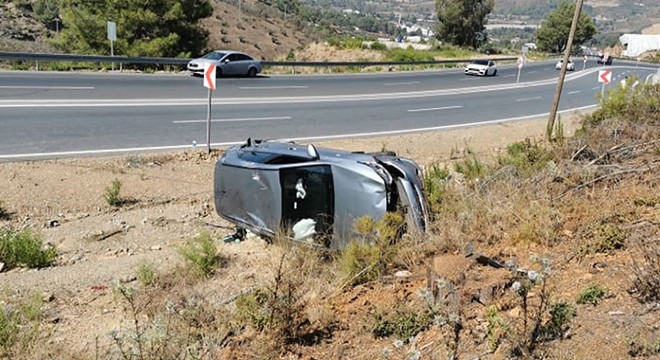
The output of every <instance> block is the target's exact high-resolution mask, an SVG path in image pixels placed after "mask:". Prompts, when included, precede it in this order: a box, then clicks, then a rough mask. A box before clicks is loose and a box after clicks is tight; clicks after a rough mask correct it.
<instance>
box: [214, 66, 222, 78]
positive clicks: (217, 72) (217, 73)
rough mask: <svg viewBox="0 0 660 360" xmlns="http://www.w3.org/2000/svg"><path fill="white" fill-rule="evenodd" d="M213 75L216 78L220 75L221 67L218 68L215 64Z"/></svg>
mask: <svg viewBox="0 0 660 360" xmlns="http://www.w3.org/2000/svg"><path fill="white" fill-rule="evenodd" d="M215 77H216V78H219V77H222V69H220V68H219V67H217V66H216V67H215Z"/></svg>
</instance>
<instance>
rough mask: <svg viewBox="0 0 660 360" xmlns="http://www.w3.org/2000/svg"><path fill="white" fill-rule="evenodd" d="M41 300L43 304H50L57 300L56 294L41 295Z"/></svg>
mask: <svg viewBox="0 0 660 360" xmlns="http://www.w3.org/2000/svg"><path fill="white" fill-rule="evenodd" d="M41 300H42V301H43V302H47V303H49V302H51V301H53V300H55V294H53V293H48V292H45V293H43V294H41Z"/></svg>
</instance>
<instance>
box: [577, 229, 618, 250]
mask: <svg viewBox="0 0 660 360" xmlns="http://www.w3.org/2000/svg"><path fill="white" fill-rule="evenodd" d="M591 235H592V236H591V237H588V238H586V239H583V240H582V244H581V246H580V248H579V253H580V254H581V255H586V254H593V253H611V252H613V251H614V250H618V249H621V248H623V247H624V246H625V240H626V237H627V234H626V232H625V231H623V230H621V229H620V228H619V227H618V226H617V225H615V224H612V223H605V224H600V225H598V226H596V227H595V229H594V230H593V231H592V234H591Z"/></svg>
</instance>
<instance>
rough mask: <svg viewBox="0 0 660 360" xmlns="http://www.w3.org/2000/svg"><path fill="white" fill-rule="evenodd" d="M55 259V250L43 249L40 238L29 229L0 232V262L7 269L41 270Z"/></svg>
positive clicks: (51, 248)
mask: <svg viewBox="0 0 660 360" xmlns="http://www.w3.org/2000/svg"><path fill="white" fill-rule="evenodd" d="M56 257H57V251H56V250H55V248H54V247H52V246H48V247H45V248H44V246H43V241H42V240H41V237H40V236H39V235H37V234H35V233H33V232H32V231H30V230H29V229H24V230H20V231H14V230H11V229H2V230H0V262H3V263H4V264H5V267H6V268H7V269H12V268H15V267H18V266H25V267H28V268H43V267H47V266H51V265H52V264H53V262H54V261H55V258H56Z"/></svg>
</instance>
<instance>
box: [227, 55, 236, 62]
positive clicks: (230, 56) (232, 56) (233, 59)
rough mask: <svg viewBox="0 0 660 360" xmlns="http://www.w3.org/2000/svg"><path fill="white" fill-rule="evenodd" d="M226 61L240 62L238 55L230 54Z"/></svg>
mask: <svg viewBox="0 0 660 360" xmlns="http://www.w3.org/2000/svg"><path fill="white" fill-rule="evenodd" d="M224 60H228V61H236V60H238V54H229V56H227V57H226V58H225V59H224Z"/></svg>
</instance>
